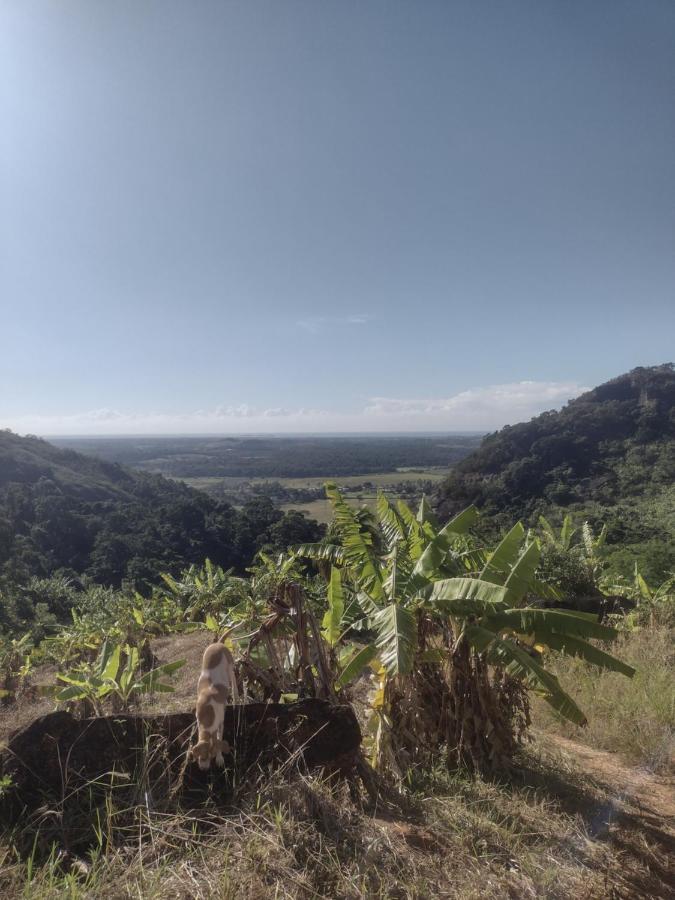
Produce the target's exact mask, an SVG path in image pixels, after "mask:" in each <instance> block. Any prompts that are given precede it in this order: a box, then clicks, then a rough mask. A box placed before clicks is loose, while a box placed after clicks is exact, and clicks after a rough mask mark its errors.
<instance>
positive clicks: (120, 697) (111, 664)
mask: <svg viewBox="0 0 675 900" xmlns="http://www.w3.org/2000/svg"><path fill="white" fill-rule="evenodd" d="M185 662H186V660H184V659H181V660H177V661H175V662H170V663H164V664H163V665H161V666H157V667H155V668H154V669H152V670H151V671H149V672H145V673H142V672H141V659H140V653H139V650H138V647H135V646H130V645H129V644H119V643H113V642H111V641H108V640H106V641H104V643H103V646H102V647H101V651H100V653H99V655H98V657H97V659H96V661H95V663H94V665H93V667H92V668H91V669H90V670H87V669H86V668H80V669H79V670H75V671H73V672H69V673H67V674H59V675H57V679H58V681H60V682H61V683H63V684H65V685H66V687H64V688H62V689H61V690H59V691H58V692H57V693H56V694H55V697H56V700H57V701H59V702H66V701H69V700H70V701H77V700H84V701H89V702H90V703H91V704H92V705H93V707H94V709H95V710H96V712H97V714H98V715H102V714H103V709H102V702H103V700H105V699H106V698H107V697H110V696H112V697H114V698H116V700H117V701H118V702H119V703H121V705H122V707H123V708H125V709H126V708H128V706H129V704H130V702H131V700H132V699H134V698H135V697H137V696H138V695H139V694H149V693H154V692H160V693H169V692H172V691H173V690H174V688H173V686H172V685H171V684H169V683H167V682H166V681H163V680H162V679H163V678H164V677H165V676H169V675H173V674H174V672H177V671H178V669H180V668H182V666H184V665H185Z"/></svg>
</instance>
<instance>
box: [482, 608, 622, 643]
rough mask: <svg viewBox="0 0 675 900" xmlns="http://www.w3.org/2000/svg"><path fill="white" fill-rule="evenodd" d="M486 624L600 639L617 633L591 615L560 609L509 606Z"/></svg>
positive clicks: (611, 639)
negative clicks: (512, 607) (510, 607)
mask: <svg viewBox="0 0 675 900" xmlns="http://www.w3.org/2000/svg"><path fill="white" fill-rule="evenodd" d="M488 624H489V627H490V628H494V629H495V630H500V629H502V628H510V629H512V630H513V631H519V632H521V634H532V633H534V632H535V631H536V632H538V633H540V634H542V635H543V634H544V633H545V632H547V631H551V632H556V633H557V634H568V635H573V636H575V637H581V638H598V639H599V640H601V641H613V640H614V639H615V638H616V636H617V634H618V632H617V630H616V629H615V628H610V627H609V625H601V624H600V623H599V622H597V621H595V620H594V619H588V618H586V616H583V615H577V614H576V613H574V612H572V611H568V610H562V609H532V608H530V607H528V608H526V609H508V610H505V611H503V612H496V613H495V615H494V616H492V617H491V619H490V622H489V623H488Z"/></svg>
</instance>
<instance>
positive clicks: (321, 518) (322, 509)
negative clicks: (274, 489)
mask: <svg viewBox="0 0 675 900" xmlns="http://www.w3.org/2000/svg"><path fill="white" fill-rule="evenodd" d="M346 500H347V503H349V505H350V506H351V507H352V508H353V509H360V508H361V507H362V506H367V507H368V508H369V509H374V508H375V497H373V496H371V497H369V498H368V499H365V498H364V499H362V500H358V499H356V498H355V497H350V496H347V498H346ZM280 508H281V509H283V510H284V512H287V511H289V510H291V509H297V510H298V511H299V512H303V513H306V515H308V516H309V518H310V519H316V521H317V522H321V523H322V524H324V525H327V524H328V523H329V522H331V521H332V520H333V509H332V507H331V505H330V503H329V501H328V500H310V501H309V503H282V505H281V507H280Z"/></svg>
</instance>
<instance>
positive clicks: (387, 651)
mask: <svg viewBox="0 0 675 900" xmlns="http://www.w3.org/2000/svg"><path fill="white" fill-rule="evenodd" d="M372 626H373V629H374V631H375V633H376V638H375V646H376V647H377V650H378V653H379V656H380V661H381V662H382V665H383V666H384V668H385V669H386V671H387V674H388V675H407V674H408V673H409V672H410V671H411V670H412V663H413V657H414V654H415V647H416V646H417V623H416V621H415V616H414V615H413V614H412V613H411V612H410V610H409V609H406V608H405V607H404V606H401V604H400V603H390V604H389V605H388V606H385V607H383V608H382V609H380V610H378V612H377V613H376V615H374V616H373V618H372Z"/></svg>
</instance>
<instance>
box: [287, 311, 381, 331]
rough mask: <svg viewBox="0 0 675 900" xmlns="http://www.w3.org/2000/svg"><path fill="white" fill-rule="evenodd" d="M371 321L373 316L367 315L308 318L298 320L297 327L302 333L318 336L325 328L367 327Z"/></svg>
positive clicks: (354, 314) (355, 314) (353, 314)
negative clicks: (342, 326)
mask: <svg viewBox="0 0 675 900" xmlns="http://www.w3.org/2000/svg"><path fill="white" fill-rule="evenodd" d="M373 319H374V316H371V315H370V314H369V313H352V314H350V315H348V316H309V317H308V318H306V319H299V320H298V322H297V325H298V327H299V328H302V329H303V331H309V332H310V334H318V333H319V332H320V331H324V329H326V328H330V327H334V326H339V325H367V324H368V322H372V321H373Z"/></svg>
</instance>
